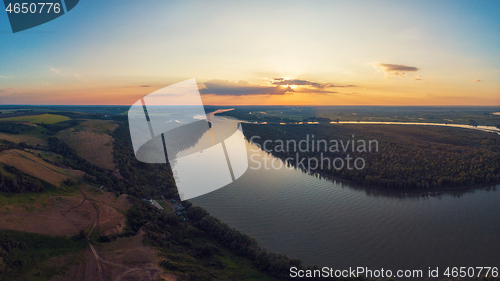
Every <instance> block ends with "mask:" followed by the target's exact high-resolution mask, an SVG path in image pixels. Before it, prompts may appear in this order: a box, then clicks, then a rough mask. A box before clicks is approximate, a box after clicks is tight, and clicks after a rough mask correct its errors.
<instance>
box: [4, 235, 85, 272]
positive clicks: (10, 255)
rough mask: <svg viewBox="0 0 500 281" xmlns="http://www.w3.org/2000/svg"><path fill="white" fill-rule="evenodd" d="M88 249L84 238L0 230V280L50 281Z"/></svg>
mask: <svg viewBox="0 0 500 281" xmlns="http://www.w3.org/2000/svg"><path fill="white" fill-rule="evenodd" d="M86 247H87V243H86V241H85V239H70V238H67V237H50V236H45V235H40V234H33V233H23V232H17V231H9V230H7V231H5V230H0V248H1V249H2V250H3V249H8V251H7V252H3V254H2V259H0V261H1V263H0V280H9V281H11V280H12V281H15V280H30V281H42V280H43V281H45V280H51V279H52V278H53V277H54V276H56V275H58V274H61V273H63V272H65V271H66V270H67V269H68V268H69V267H70V266H71V264H73V263H74V262H75V261H76V260H77V259H78V257H79V256H80V255H81V253H82V251H83V250H84V249H85V248H86Z"/></svg>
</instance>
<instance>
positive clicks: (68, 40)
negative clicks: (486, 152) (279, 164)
mask: <svg viewBox="0 0 500 281" xmlns="http://www.w3.org/2000/svg"><path fill="white" fill-rule="evenodd" d="M499 12H500V2H499V1H484V2H477V1H439V2H437V1H420V2H416V1H399V2H395V1H385V2H382V1H377V2H364V1H342V2H340V1H337V2H332V1H307V2H306V1H301V2H296V1H276V2H272V3H268V2H267V1H251V2H250V1H248V2H246V3H245V2H235V1H80V3H79V4H78V5H77V6H76V7H75V8H74V9H73V10H72V11H70V12H69V13H67V14H66V15H64V16H63V17H60V18H58V19H55V20H53V21H51V22H49V23H46V24H44V25H41V26H38V27H35V28H32V29H30V30H27V31H24V32H19V33H16V34H13V33H12V32H11V29H10V26H9V22H8V18H7V14H6V13H5V12H0V103H39V104H56V103H57V104H93V103H102V104H131V103H133V102H135V100H136V99H137V98H138V97H140V96H143V95H145V94H147V93H149V92H152V91H154V90H155V89H158V88H161V87H164V86H167V85H169V84H171V83H175V82H179V81H182V80H186V79H190V78H196V80H197V82H198V83H199V87H200V89H202V92H203V93H205V96H204V99H206V100H207V101H208V102H209V103H214V104H383V105H429V104H431V105H432V104H436V105H455V104H456V105H465V104H478V105H492V104H496V105H500V97H499V96H500V56H499V55H498V54H499V53H500V17H499V16H498V14H499ZM398 69H407V70H409V71H406V72H404V73H403V72H401V71H398ZM274 78H284V79H285V81H289V85H280V86H276V85H275V84H273V83H275V81H276V80H273V79H274ZM273 81H274V82H273ZM297 81H308V82H307V83H306V82H300V83H298V82H297ZM474 81H476V82H474ZM294 83H295V84H294ZM282 84H283V83H282ZM305 84H307V85H305ZM318 84H321V85H327V86H325V87H323V88H319V87H313V86H311V85H318ZM346 85H351V87H342V86H346ZM140 86H143V87H140ZM144 86H149V87H144ZM276 87H282V88H276ZM287 87H289V88H287ZM233 88H234V92H235V93H238V94H235V95H233V96H231V95H228V92H229V93H230V90H231V89H233ZM283 89H285V90H286V89H289V91H285V90H283ZM222 92H223V94H221V93H222ZM241 93H244V94H243V95H242V94H241Z"/></svg>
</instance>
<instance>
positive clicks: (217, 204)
mask: <svg viewBox="0 0 500 281" xmlns="http://www.w3.org/2000/svg"><path fill="white" fill-rule="evenodd" d="M247 149H248V153H249V156H250V155H251V154H257V156H254V158H253V159H254V160H259V161H262V160H261V158H262V157H263V156H264V155H267V156H268V157H272V156H270V155H269V154H267V153H265V152H263V151H258V152H252V151H250V149H251V150H253V151H255V150H257V147H256V146H255V145H253V144H250V143H247ZM268 161H269V160H268ZM277 161H279V160H278V159H277V160H276V162H275V163H278V162H277ZM268 163H269V162H268ZM256 166H257V165H256V164H255V163H254V162H250V163H249V169H248V171H247V172H246V173H245V174H244V175H243V176H242V177H241V178H240V179H238V180H237V181H235V182H233V183H232V184H230V185H228V186H226V187H224V188H221V189H219V190H216V191H214V192H212V193H209V194H206V195H203V196H201V197H197V198H194V199H191V202H192V203H193V204H194V205H199V206H202V207H203V208H205V209H207V210H208V211H209V212H210V213H211V214H212V215H213V216H215V217H217V218H219V219H220V220H221V221H223V222H226V223H227V224H229V226H231V227H234V228H236V229H238V230H240V231H241V232H243V233H246V234H248V235H250V236H252V237H255V238H256V239H257V241H259V244H260V245H261V247H263V248H266V249H267V250H270V251H274V252H278V253H283V254H286V255H288V256H289V257H297V258H300V259H302V261H303V262H304V264H317V265H320V266H330V267H334V268H339V269H344V268H347V267H357V266H367V267H370V268H373V269H376V268H381V267H383V268H385V269H394V270H397V269H425V270H426V269H427V268H428V267H429V266H431V267H436V266H439V267H440V268H441V267H446V266H458V267H460V266H500V255H499V254H498V253H500V223H499V221H500V192H499V191H497V189H498V188H500V186H496V187H495V186H493V187H489V188H482V189H476V190H470V191H465V192H454V193H444V194H442V195H440V196H435V197H431V196H425V197H422V196H420V195H418V194H402V193H391V192H386V191H381V190H375V189H370V188H363V187H359V186H354V185H352V184H346V183H341V182H338V181H332V180H326V179H321V178H318V177H316V176H314V175H308V174H305V173H303V172H301V171H298V170H295V169H287V168H285V167H282V168H281V169H278V170H276V169H271V170H265V169H263V168H261V169H258V170H255V169H252V168H255V167H256Z"/></svg>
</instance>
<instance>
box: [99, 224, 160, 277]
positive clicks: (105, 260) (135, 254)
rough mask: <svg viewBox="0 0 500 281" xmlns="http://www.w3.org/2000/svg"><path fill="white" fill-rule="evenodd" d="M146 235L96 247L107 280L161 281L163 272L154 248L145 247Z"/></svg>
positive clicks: (140, 234)
mask: <svg viewBox="0 0 500 281" xmlns="http://www.w3.org/2000/svg"><path fill="white" fill-rule="evenodd" d="M144 235H145V233H144V232H143V231H139V233H138V234H137V235H136V236H132V237H124V238H119V239H117V240H116V241H113V242H111V243H106V244H101V245H99V246H97V247H96V249H97V251H98V252H99V255H100V256H101V260H102V265H103V269H104V272H105V273H106V279H107V280H121V281H124V280H161V279H160V275H161V274H162V272H163V270H162V269H161V268H160V267H159V266H158V262H159V259H158V256H157V253H156V251H155V249H154V248H152V247H148V246H146V245H144V243H143V242H142V240H143V239H144Z"/></svg>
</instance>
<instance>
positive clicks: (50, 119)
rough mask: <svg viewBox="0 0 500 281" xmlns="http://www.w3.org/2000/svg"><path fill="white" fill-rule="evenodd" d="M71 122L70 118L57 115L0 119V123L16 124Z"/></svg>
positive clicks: (48, 114) (47, 114)
mask: <svg viewBox="0 0 500 281" xmlns="http://www.w3.org/2000/svg"><path fill="white" fill-rule="evenodd" d="M68 120H71V118H69V117H66V116H62V115H57V114H50V113H46V114H40V115H26V116H17V117H8V118H0V121H17V122H29V123H33V124H41V123H44V124H55V123H59V122H63V121H68Z"/></svg>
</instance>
